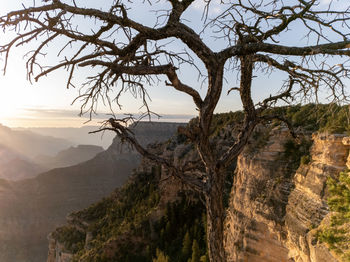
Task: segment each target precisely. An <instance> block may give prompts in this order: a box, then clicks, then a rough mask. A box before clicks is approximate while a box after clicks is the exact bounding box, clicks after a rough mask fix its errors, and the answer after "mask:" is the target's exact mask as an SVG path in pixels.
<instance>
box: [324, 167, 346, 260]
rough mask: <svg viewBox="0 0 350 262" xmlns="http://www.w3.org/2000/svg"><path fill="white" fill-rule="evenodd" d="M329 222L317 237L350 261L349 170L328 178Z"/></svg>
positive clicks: (343, 258)
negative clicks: (335, 177)
mask: <svg viewBox="0 0 350 262" xmlns="http://www.w3.org/2000/svg"><path fill="white" fill-rule="evenodd" d="M327 184H328V190H329V193H330V196H329V198H328V206H329V208H330V210H331V211H332V213H331V221H330V224H329V225H327V226H325V227H324V228H322V229H321V230H320V231H319V232H318V239H319V240H320V241H321V242H325V243H327V244H328V246H329V248H330V249H332V250H334V251H335V252H336V253H337V254H338V255H340V257H341V258H342V260H343V261H346V262H349V261H350V171H346V172H341V173H340V175H339V179H337V180H335V179H332V178H329V179H328V183H327Z"/></svg>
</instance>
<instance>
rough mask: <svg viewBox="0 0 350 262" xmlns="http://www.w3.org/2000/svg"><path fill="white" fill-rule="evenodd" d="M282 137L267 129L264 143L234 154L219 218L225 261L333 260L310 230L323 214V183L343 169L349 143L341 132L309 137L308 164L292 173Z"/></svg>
mask: <svg viewBox="0 0 350 262" xmlns="http://www.w3.org/2000/svg"><path fill="white" fill-rule="evenodd" d="M288 139H289V134H288V132H287V131H286V130H277V129H276V130H273V131H272V134H271V135H270V138H269V140H268V142H267V144H266V145H264V146H263V147H262V148H260V149H259V148H256V152H254V153H253V154H252V152H247V150H246V151H245V152H244V153H243V154H241V156H240V157H239V158H238V163H237V169H236V177H235V181H234V185H233V188H232V192H231V198H230V202H229V208H228V210H227V217H226V222H225V223H226V228H227V230H226V239H225V245H226V252H227V254H228V261H235V262H240V261H249V262H254V261H267V262H283V261H297V262H323V261H328V262H331V261H339V260H338V259H337V258H336V257H335V255H334V254H332V253H331V252H330V251H329V250H328V249H327V247H326V246H325V245H324V244H320V243H318V242H317V239H316V237H315V231H316V230H315V229H314V228H317V227H318V226H319V225H320V223H321V222H322V220H324V219H325V216H326V215H327V213H328V212H329V211H328V208H327V204H326V198H327V194H326V181H327V178H328V177H335V176H336V175H337V174H339V172H340V171H342V170H344V169H345V168H346V161H347V157H348V154H349V145H344V144H343V139H344V136H341V135H314V136H313V137H312V139H313V146H312V148H311V161H310V163H309V164H304V165H301V166H300V167H299V168H298V170H297V171H296V172H295V171H293V164H292V163H291V162H290V160H288V158H286V157H283V154H284V151H285V149H284V144H285V143H286V142H287V140H288ZM345 140H346V139H344V141H345ZM312 229H314V230H312Z"/></svg>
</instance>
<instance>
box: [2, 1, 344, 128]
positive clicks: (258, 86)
mask: <svg viewBox="0 0 350 262" xmlns="http://www.w3.org/2000/svg"><path fill="white" fill-rule="evenodd" d="M328 1H329V0H322V4H323V5H325V4H327V3H328ZM32 2H33V0H23V1H22V0H18V1H13V0H2V3H1V9H0V15H3V14H5V13H7V12H8V11H10V10H15V9H19V8H21V4H22V3H24V4H25V5H26V6H30V5H31V3H32ZM36 2H37V3H40V1H39V0H36ZM76 2H77V3H78V5H86V6H89V7H90V6H91V7H97V6H98V5H101V3H102V5H104V6H109V5H110V3H111V0H103V1H94V0H84V1H83V0H77V1H76ZM165 2H166V1H160V2H159V3H158V5H159V7H161V8H163V9H168V8H169V5H168V4H166V3H165ZM219 2H220V1H219V0H215V1H213V4H212V6H211V8H210V14H211V15H213V16H215V15H216V14H218V13H220V12H221V11H222V6H221V5H220V4H219ZM344 2H347V1H343V2H342V1H339V8H340V9H341V8H342V7H343V6H342V4H341V3H344ZM203 3H204V2H203V1H202V0H196V1H195V3H194V4H193V6H192V7H191V8H190V9H189V10H188V11H187V12H186V13H185V15H184V21H185V22H186V23H188V24H191V25H194V29H195V30H197V31H198V30H200V25H201V24H203V20H201V17H202V12H203V6H204V5H203ZM152 8H153V7H152ZM154 8H155V7H154ZM130 16H131V17H135V18H136V19H138V20H139V21H140V22H142V23H145V24H149V25H152V23H154V19H155V15H154V13H152V12H145V10H144V6H143V4H141V1H134V4H133V6H132V8H131V10H130ZM80 22H82V21H80ZM82 25H84V22H82ZM82 25H80V26H82ZM86 26H87V27H88V26H89V24H86ZM11 36H13V34H11V33H10V32H6V33H3V32H0V45H1V44H4V43H5V42H6V41H8V40H9V39H10V38H11ZM204 38H205V39H204V40H205V42H206V43H208V45H210V46H211V47H212V48H213V49H214V50H215V49H218V50H219V49H221V48H223V47H225V46H224V45H225V43H224V42H222V41H220V40H215V39H214V38H212V37H209V36H204ZM301 39H302V35H301V34H300V36H299V35H298V37H296V36H295V33H294V31H293V34H289V35H288V34H287V35H286V38H285V40H286V42H289V43H293V42H294V43H298V41H300V40H301ZM31 47H32V48H33V47H34V45H32V44H31V45H29V46H25V47H20V48H17V49H15V50H14V51H13V52H12V53H11V54H10V60H9V65H8V68H7V71H6V75H3V74H0V123H2V124H5V125H7V126H10V127H38V126H41V127H43V126H48V127H54V126H57V127H66V126H70V127H72V126H74V127H79V126H81V125H83V124H84V123H85V122H86V121H88V120H89V118H88V116H87V115H85V116H83V117H79V116H78V114H79V111H80V106H81V104H80V103H79V102H78V103H74V104H73V105H72V102H73V100H74V98H75V97H77V96H78V95H79V88H76V89H74V88H70V89H66V79H67V76H68V75H67V72H66V71H64V70H61V71H58V72H55V73H53V74H51V75H48V76H47V77H44V78H41V79H40V80H39V82H34V83H30V82H29V81H28V80H27V76H26V69H25V58H24V54H25V53H26V52H27V51H28V50H30V49H31ZM176 48H179V50H181V48H183V46H181V45H179V44H177V43H175V44H174V49H176ZM49 51H50V53H49V54H48V55H47V57H45V59H46V60H47V61H48V63H49V64H50V62H51V63H54V61H55V58H54V55H53V53H54V51H55V50H54V47H52V49H49ZM3 59H4V57H3V56H0V66H3ZM45 62H46V61H45ZM200 66H201V65H200ZM92 73H93V71H92V70H91V69H89V70H85V71H83V72H81V73H79V74H78V75H77V77H76V78H77V80H82V79H84V77H86V76H88V75H91V74H92ZM180 76H181V77H182V79H183V81H184V82H185V83H186V84H189V85H191V86H194V87H196V89H197V90H198V91H199V92H200V93H201V95H202V96H203V95H204V93H205V91H206V90H205V88H201V87H200V84H199V82H198V79H197V76H196V73H195V72H194V71H193V70H187V69H186V68H185V69H183V70H182V71H180ZM284 78H285V76H284V75H283V74H274V75H259V77H258V78H257V79H255V78H254V82H253V93H254V99H256V100H259V99H260V98H261V97H263V96H264V97H265V96H268V95H269V92H271V93H273V92H276V91H277V90H278V89H279V88H280V86H281V81H282V80H283V79H284ZM227 82H228V83H227V84H226V85H225V89H224V92H223V95H222V97H221V100H220V102H219V105H218V108H217V110H216V112H227V111H235V110H238V109H240V108H241V103H240V101H239V97H238V96H237V95H235V94H232V93H231V94H230V95H226V93H227V90H228V89H229V88H231V87H233V86H236V85H237V81H236V75H235V74H233V75H228V78H227ZM149 95H150V97H151V100H150V101H149V105H150V107H151V110H152V111H154V112H156V113H158V114H159V115H162V116H163V117H162V118H161V121H188V120H189V119H190V118H192V117H193V116H195V115H196V114H197V111H196V109H195V106H194V104H193V102H192V100H191V99H190V98H189V97H188V96H187V95H184V94H182V93H180V92H177V91H176V90H174V89H173V88H171V87H167V86H166V85H165V84H164V83H163V82H161V83H159V84H158V83H157V84H155V85H154V86H150V87H149ZM122 104H123V108H122V110H119V109H118V107H117V106H115V107H114V108H113V109H114V112H115V113H116V114H123V113H133V114H136V115H137V114H139V113H140V112H142V110H143V108H140V107H141V106H142V103H141V101H140V100H139V99H135V98H133V96H132V95H130V94H127V93H126V94H124V96H123V99H122ZM109 113H110V111H109V109H108V108H107V107H105V106H103V104H102V103H100V106H99V108H98V114H97V115H95V116H93V121H91V122H89V123H88V124H89V125H91V124H99V123H100V122H101V121H102V120H103V119H106V118H109ZM154 119H155V120H156V119H157V118H154Z"/></svg>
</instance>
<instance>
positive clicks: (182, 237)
mask: <svg viewBox="0 0 350 262" xmlns="http://www.w3.org/2000/svg"><path fill="white" fill-rule="evenodd" d="M158 183H159V177H158V175H157V172H156V171H155V169H154V170H153V172H152V173H149V174H145V173H139V174H136V175H135V176H134V177H133V179H132V180H131V182H129V183H128V184H126V185H125V186H124V187H122V188H121V189H120V190H118V191H117V192H116V193H115V194H113V195H112V196H111V197H109V198H106V199H104V200H102V201H100V202H99V203H97V204H95V205H93V206H91V207H89V208H87V209H85V210H83V211H80V212H78V213H75V214H74V215H73V216H74V220H79V221H86V222H88V223H89V226H88V227H87V228H86V229H85V230H83V231H82V230H81V229H80V231H79V228H78V229H77V228H74V227H72V226H71V225H68V226H65V227H61V228H58V229H57V230H56V231H55V233H54V234H53V236H54V238H55V239H56V240H58V241H59V242H60V243H64V245H65V248H66V249H67V250H68V251H70V252H72V253H73V254H75V255H74V258H73V261H86V262H90V261H91V262H92V261H94V262H96V261H98V262H104V261H115V262H118V261H123V262H128V261H129V262H137V261H144V262H147V261H150V262H152V261H158V262H160V261H168V262H171V261H179V262H180V261H183V262H188V261H190V262H197V257H198V256H200V257H202V260H201V261H205V259H206V242H205V224H204V223H205V220H206V218H205V209H204V206H203V205H202V204H201V203H200V202H198V201H193V200H191V199H190V198H189V197H187V196H186V194H182V195H181V196H180V198H179V200H178V201H176V202H174V203H168V204H167V207H166V210H165V212H164V214H163V215H162V216H161V217H160V218H155V217H154V211H155V210H156V208H157V205H158V203H159V189H158ZM67 232H70V233H71V234H67ZM78 232H80V233H78ZM86 232H89V233H90V234H92V236H93V238H92V241H91V242H89V243H87V245H85V243H84V244H83V243H82V239H84V242H85V234H86ZM81 234H84V236H83V237H81ZM84 246H85V247H84ZM193 253H195V256H194V258H195V259H194V260H192V256H193ZM198 262H199V260H198Z"/></svg>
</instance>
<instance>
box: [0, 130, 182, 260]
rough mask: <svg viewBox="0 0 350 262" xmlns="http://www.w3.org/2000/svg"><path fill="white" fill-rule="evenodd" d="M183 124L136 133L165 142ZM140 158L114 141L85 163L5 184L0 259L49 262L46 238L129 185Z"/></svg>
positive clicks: (1, 187) (0, 192)
mask: <svg viewBox="0 0 350 262" xmlns="http://www.w3.org/2000/svg"><path fill="white" fill-rule="evenodd" d="M178 125H179V124H173V123H171V124H168V123H159V124H147V123H146V124H142V125H140V127H141V130H137V128H136V130H135V133H136V135H137V136H138V137H139V139H140V140H141V141H143V142H144V143H148V142H154V141H155V140H158V139H163V140H166V139H168V138H169V137H170V136H171V135H172V134H173V133H175V131H176V128H177V126H178ZM163 127H164V128H163ZM154 133H156V135H154ZM139 160H140V157H139V156H138V155H137V154H136V153H135V152H133V151H131V150H129V149H128V148H127V147H125V146H123V145H121V144H120V141H119V140H118V139H115V140H114V142H113V144H112V145H111V146H110V147H109V148H108V149H107V150H106V151H103V152H101V153H99V154H98V155H97V156H96V157H94V158H93V159H91V160H89V161H86V162H84V163H81V164H78V165H75V166H71V167H65V168H58V169H53V170H51V171H48V172H46V173H43V174H40V175H38V176H37V177H35V178H33V179H27V180H22V181H18V182H7V181H1V182H0V261H1V262H13V261H18V262H22V261H23V262H41V261H45V260H46V257H47V239H46V237H47V234H48V233H49V232H50V231H52V230H53V229H54V228H55V227H57V226H58V225H60V224H62V223H63V222H64V221H65V217H66V215H67V214H68V213H70V212H72V211H75V210H79V209H82V208H84V207H87V206H88V205H90V204H92V203H93V202H95V201H97V200H99V199H101V198H103V197H104V196H107V195H108V194H110V192H112V191H113V190H114V189H115V188H116V187H119V186H121V185H122V184H124V183H125V181H126V180H127V178H128V177H129V175H130V174H131V171H132V169H133V168H135V167H137V165H138V163H139Z"/></svg>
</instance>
